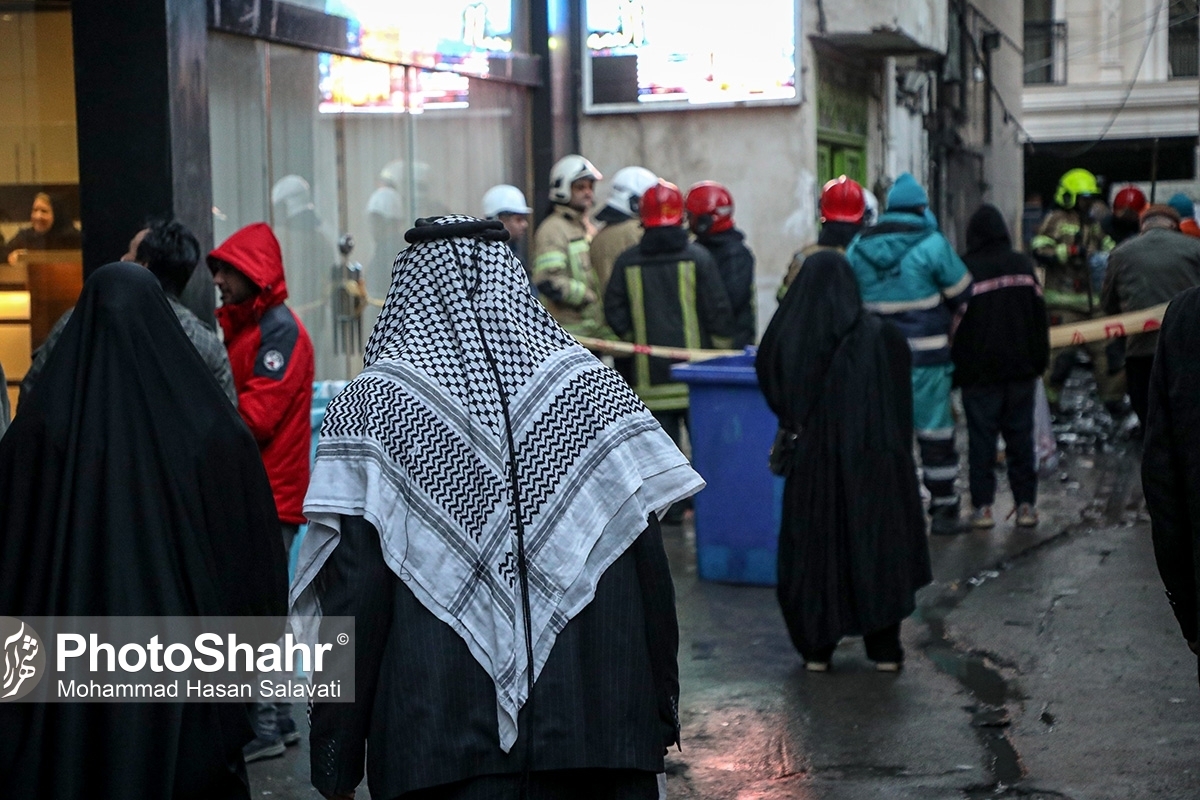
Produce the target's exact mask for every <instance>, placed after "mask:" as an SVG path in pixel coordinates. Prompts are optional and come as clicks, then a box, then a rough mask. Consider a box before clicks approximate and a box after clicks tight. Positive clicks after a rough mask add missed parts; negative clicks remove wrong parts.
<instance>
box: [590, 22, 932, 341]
mask: <svg viewBox="0 0 1200 800" xmlns="http://www.w3.org/2000/svg"><path fill="white" fill-rule="evenodd" d="M799 5H800V20H801V24H802V29H803V35H802V36H801V40H800V41H799V42H797V45H798V47H800V49H801V65H800V72H799V75H798V79H797V83H798V86H799V88H800V93H801V102H800V104H798V105H794V106H778V107H768V106H761V107H754V106H750V107H744V108H732V109H714V110H697V111H657V112H655V111H649V112H646V111H643V112H641V113H637V114H596V115H584V116H583V118H582V119H581V121H580V152H581V153H582V154H583V155H585V156H587V157H588V158H589V159H591V160H592V161H593V162H594V163H595V164H596V166H597V167H598V168H599V169H600V171H601V172H602V173H604V174H605V175H609V176H610V175H612V174H613V173H614V172H616V170H618V169H620V168H621V167H624V166H629V165H632V164H638V165H641V166H644V167H646V168H648V169H650V170H652V171H653V172H655V173H656V174H658V175H660V176H662V177H663V178H665V179H667V180H669V181H671V182H673V183H676V184H678V185H679V187H680V188H681V189H683V190H685V191H686V190H687V188H688V187H689V186H690V185H692V184H693V183H695V182H697V181H701V180H715V181H719V182H720V183H723V184H725V185H726V186H727V187H728V188H729V190H730V192H731V193H732V194H733V198H734V203H735V212H734V217H735V221H736V223H737V226H738V227H739V228H741V229H742V230H743V231H744V232H745V233H746V236H747V243H748V244H749V246H750V248H751V249H752V250H753V251H754V254H755V257H756V262H757V264H756V283H757V299H758V326H759V331H760V333H761V331H762V330H763V329H764V328H765V327H766V324H767V322H768V321H769V320H770V317H771V314H772V313H774V309H775V306H776V303H775V292H776V290H777V289H778V287H779V284H780V281H781V280H782V278H783V275H784V273H785V272H786V269H787V265H788V263H789V262H790V260H791V257H792V254H793V253H794V252H795V251H796V250H798V249H800V248H801V247H804V246H805V245H807V244H809V243H811V242H812V241H814V240H815V238H816V234H817V200H818V197H819V193H820V187H819V186H818V185H817V174H816V170H817V168H816V140H817V111H816V69H817V57H816V53H815V52H814V48H813V46H812V44H811V42H810V37H811V36H827V37H832V36H833V34H835V33H838V34H849V35H855V36H859V37H860V39H859V41H860V42H862V43H863V44H864V46H885V47H886V46H888V45H891V44H895V45H896V46H897V47H902V48H905V49H908V50H911V49H912V48H913V47H928V48H929V49H930V50H933V51H944V49H945V44H946V4H945V2H944V0H943V2H938V0H926V2H913V1H912V0H893V1H890V2H885V1H883V0H875V1H874V2H872V1H870V0H865V1H864V2H856V3H834V2H829V0H821V2H818V0H803V2H801V3H800V4H799ZM822 20H824V24H825V29H824V32H822V31H820V30H819V27H820V25H821V23H822ZM879 29H886V30H884V31H883V32H882V33H880V31H879ZM897 31H899V32H900V34H901V35H900V36H898V37H897V36H895V35H894V34H895V33H896V32H897ZM872 36H875V37H876V38H875V39H871V37H872ZM905 37H909V38H905ZM900 40H903V41H900ZM849 57H850V58H851V59H853V60H855V61H856V63H857V64H859V65H860V66H862V67H863V68H865V69H868V70H875V71H876V72H878V73H882V74H880V75H879V76H878V78H877V80H876V81H875V84H876V85H877V86H878V87H879V88H878V94H877V96H874V97H872V98H871V100H870V108H869V120H870V124H871V133H870V136H869V140H868V144H867V174H868V183H869V184H871V186H869V187H868V188H875V187H879V188H885V189H886V187H887V186H889V185H890V183H891V181H892V180H893V179H894V177H895V176H896V175H897V174H899V173H900V172H903V171H906V170H907V171H910V172H912V173H913V174H914V175H916V176H917V177H918V179H919V180H922V181H927V180H928V168H929V158H928V153H927V147H926V142H927V139H928V135H927V133H926V132H925V129H924V122H923V118H922V113H923V111H924V110H925V109H924V108H921V107H917V108H912V109H910V108H907V107H906V108H901V109H894V108H893V107H892V106H893V105H894V104H895V103H896V102H897V100H896V98H897V93H896V90H895V87H896V81H895V71H894V68H892V67H891V66H889V65H891V64H892V60H891V59H885V58H882V57H881V54H880V53H878V52H876V53H866V54H864V53H863V52H858V53H850V55H849ZM607 193H608V186H607V185H606V183H605V182H601V183H600V185H599V186H598V187H597V192H596V194H597V199H596V202H597V206H600V205H603V203H604V201H605V198H606V197H607ZM881 199H882V198H881Z"/></svg>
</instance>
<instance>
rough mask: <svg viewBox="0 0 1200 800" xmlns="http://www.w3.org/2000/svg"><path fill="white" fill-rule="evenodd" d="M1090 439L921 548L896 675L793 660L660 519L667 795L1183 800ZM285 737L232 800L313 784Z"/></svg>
mask: <svg viewBox="0 0 1200 800" xmlns="http://www.w3.org/2000/svg"><path fill="white" fill-rule="evenodd" d="M1066 438H1067V439H1068V440H1070V436H1067V437H1066ZM1093 444H1096V443H1095V442H1092V443H1090V444H1088V445H1087V446H1084V447H1075V445H1074V444H1069V446H1070V447H1071V448H1072V449H1073V450H1074V452H1068V453H1067V454H1066V455H1065V457H1064V460H1063V462H1062V464H1061V465H1060V466H1059V468H1058V469H1057V471H1056V472H1055V473H1054V474H1053V475H1051V476H1049V477H1048V478H1045V479H1043V482H1042V489H1041V498H1040V502H1039V505H1040V507H1041V511H1042V522H1041V525H1040V526H1039V527H1038V528H1037V529H1035V530H1033V531H1019V530H1017V529H1015V528H1014V527H1013V526H1012V524H1011V523H1010V522H1005V521H1003V518H1004V515H1005V514H1007V513H1008V511H1009V509H1010V507H1011V506H1010V505H1005V501H1004V500H1000V501H998V504H997V509H996V510H997V519H998V520H1000V521H999V522H998V524H997V526H996V528H995V529H994V530H993V531H991V532H972V533H967V534H963V535H961V536H957V537H950V538H941V537H938V538H933V539H931V540H930V546H931V552H932V555H933V563H934V573H935V581H934V584H933V585H931V586H929V587H927V588H925V589H924V590H922V592H921V594H920V596H919V609H918V612H917V614H916V615H914V617H913V618H912V619H910V620H908V621H906V622H905V624H904V628H903V640H904V645H905V648H906V650H907V654H908V655H907V662H906V665H905V669H904V671H903V672H902V673H901V674H899V675H885V674H880V673H876V672H874V671H873V669H872V665H871V662H869V661H868V660H867V659H866V657H865V655H864V653H863V650H862V645H861V642H859V641H850V640H848V641H846V642H844V643H843V644H842V645H841V646H840V647H839V648H838V651H837V653H836V654H835V656H834V661H833V671H832V672H831V673H829V674H811V673H807V672H805V671H804V669H803V665H802V663H801V661H800V658H799V656H798V655H797V654H796V653H795V651H794V650H793V649H792V647H791V644H790V642H789V641H788V639H787V634H786V631H785V629H784V626H783V622H782V619H781V617H780V615H779V612H778V609H777V607H776V605H775V598H774V593H773V590H772V589H768V588H756V587H743V586H729V585H721V584H713V583H707V582H700V581H698V580H697V579H696V576H695V558H694V549H693V542H692V541H691V536H692V533H691V528H690V525H689V526H684V527H682V528H672V529H667V539H668V549H669V554H670V556H671V561H672V570H673V572H674V576H675V582H676V590H677V593H678V606H679V616H680V625H681V634H682V641H681V648H680V669H681V683H682V697H681V717H682V722H683V749H682V750H681V751H673V752H672V753H671V754H670V756H669V758H668V762H667V763H668V786H669V796H670V797H672V798H714V799H721V800H724V799H726V798H728V800H735V799H736V800H750V799H751V798H762V799H763V800H774V799H775V798H780V799H782V798H797V799H798V800H807V799H808V798H814V799H816V798H819V799H820V800H857V798H983V797H1017V796H1020V797H1032V798H1070V800H1109V798H1111V799H1112V800H1116V799H1117V798H1121V799H1122V800H1126V799H1127V798H1181V799H1183V798H1197V797H1200V762H1198V761H1197V758H1196V756H1197V754H1198V753H1200V713H1198V711H1200V688H1198V687H1197V681H1196V659H1195V657H1194V656H1192V655H1191V653H1190V652H1189V651H1188V650H1187V647H1186V645H1185V644H1184V642H1183V639H1182V637H1181V636H1180V635H1179V633H1178V628H1177V626H1176V624H1175V620H1174V618H1173V617H1172V615H1171V613H1170V610H1169V608H1168V606H1167V603H1166V601H1165V598H1164V597H1163V593H1162V588H1161V584H1160V583H1159V580H1158V575H1157V572H1156V569H1155V565H1154V559H1153V553H1152V550H1151V546H1150V535H1149V525H1148V523H1147V522H1146V520H1145V515H1144V512H1142V511H1140V510H1139V509H1140V507H1141V496H1140V487H1139V480H1138V476H1137V461H1138V459H1137V454H1136V452H1133V453H1130V452H1128V449H1129V446H1126V445H1118V446H1116V447H1107V448H1106V447H1105V446H1104V444H1103V442H1100V443H1099V444H1100V449H1101V450H1104V449H1107V450H1108V452H1093V450H1094V448H1093V447H1092V445H1093ZM964 466H965V465H964ZM964 472H965V469H964ZM1006 491H1007V488H1006V483H1005V482H1004V481H1003V480H1001V483H1000V491H999V497H1003V496H1004V494H1005V492H1006ZM297 710H298V711H299V710H300V709H299V707H298V708H297ZM300 717H301V718H302V714H301V715H300ZM306 745H307V743H306V742H305V743H302V744H301V745H300V746H299V747H295V748H291V749H289V751H288V753H287V755H286V756H285V757H283V758H281V759H275V760H273V761H268V762H260V763H258V764H253V765H251V766H250V776H251V781H252V796H253V797H270V798H273V799H274V798H284V799H287V800H290V799H291V798H316V797H318V795H317V794H316V792H315V791H313V790H312V789H311V788H310V787H309V786H308V784H307V772H308V766H307V761H308V755H307V747H306ZM359 796H360V797H365V796H366V790H365V787H362V788H361V789H360V791H359Z"/></svg>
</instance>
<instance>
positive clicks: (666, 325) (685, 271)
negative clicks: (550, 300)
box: [604, 227, 733, 411]
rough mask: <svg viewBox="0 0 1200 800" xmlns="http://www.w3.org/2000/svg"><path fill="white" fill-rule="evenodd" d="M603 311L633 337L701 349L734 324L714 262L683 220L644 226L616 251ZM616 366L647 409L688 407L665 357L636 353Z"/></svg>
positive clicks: (718, 342)
mask: <svg viewBox="0 0 1200 800" xmlns="http://www.w3.org/2000/svg"><path fill="white" fill-rule="evenodd" d="M604 313H605V317H606V318H607V320H608V324H609V325H610V326H611V327H612V329H613V331H614V332H615V333H616V334H617V335H619V336H621V337H622V338H624V339H626V340H627V341H631V342H634V343H635V344H648V345H660V346H665V347H687V348H699V349H707V348H712V347H723V346H727V345H728V341H729V339H728V337H729V336H730V335H732V332H733V317H732V314H731V312H730V309H729V297H728V295H727V294H726V293H725V286H724V284H723V283H722V281H721V275H720V273H719V272H718V271H717V265H716V262H715V261H713V258H712V256H711V255H710V254H709V253H708V251H707V250H705V249H704V248H703V247H701V246H700V245H697V244H691V243H689V242H688V234H687V231H685V230H684V229H683V228H676V227H671V228H649V229H648V230H647V231H646V233H645V234H644V235H643V236H642V241H641V242H640V243H639V244H638V245H637V246H636V247H631V248H630V249H628V250H626V251H625V252H624V253H622V254H621V255H620V256H619V257H618V258H617V260H616V263H615V264H614V265H613V273H612V277H611V278H610V279H609V281H608V289H607V290H606V291H605V294H604ZM620 367H621V369H622V372H623V373H624V374H625V376H626V378H628V379H629V381H630V383H631V384H632V385H633V388H634V391H636V392H637V394H638V397H640V398H642V402H644V403H645V404H646V406H647V407H648V408H649V409H650V410H651V411H672V410H681V409H686V408H687V407H688V392H687V385H686V384H683V383H676V382H673V381H672V380H671V361H670V360H669V359H665V358H657V357H650V356H648V355H645V354H641V353H639V354H636V355H634V356H633V358H632V359H631V360H628V361H626V362H624V363H622V364H621V365H620Z"/></svg>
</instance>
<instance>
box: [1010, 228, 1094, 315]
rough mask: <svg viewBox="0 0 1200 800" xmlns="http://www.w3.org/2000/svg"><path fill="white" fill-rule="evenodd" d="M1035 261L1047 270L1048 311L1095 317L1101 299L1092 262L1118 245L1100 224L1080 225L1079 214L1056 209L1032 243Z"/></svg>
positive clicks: (1039, 229)
mask: <svg viewBox="0 0 1200 800" xmlns="http://www.w3.org/2000/svg"><path fill="white" fill-rule="evenodd" d="M1029 246H1030V248H1031V249H1032V250H1033V257H1034V258H1035V259H1037V261H1038V263H1039V264H1041V265H1042V266H1043V267H1044V268H1045V270H1046V279H1045V281H1044V285H1045V290H1046V307H1047V308H1049V309H1050V310H1052V311H1054V310H1069V311H1076V312H1078V313H1081V314H1091V313H1093V311H1095V310H1097V307H1098V306H1099V300H1100V298H1099V297H1097V296H1095V294H1094V293H1093V292H1092V291H1090V290H1091V285H1092V283H1091V280H1092V279H1091V271H1090V269H1089V267H1088V262H1089V259H1090V258H1091V257H1092V256H1093V255H1095V254H1097V253H1107V252H1108V251H1109V250H1112V249H1113V247H1114V243H1113V240H1112V238H1111V237H1109V236H1106V235H1105V233H1104V231H1103V230H1102V229H1101V227H1100V223H1099V222H1091V221H1089V222H1087V223H1083V222H1081V221H1080V217H1079V213H1078V212H1077V211H1075V210H1068V209H1062V208H1060V209H1056V210H1054V211H1052V212H1050V213H1049V214H1047V215H1046V218H1045V219H1044V220H1042V224H1041V227H1039V228H1038V232H1037V234H1036V235H1034V237H1033V239H1031V240H1030V242H1029Z"/></svg>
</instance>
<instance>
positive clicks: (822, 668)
mask: <svg viewBox="0 0 1200 800" xmlns="http://www.w3.org/2000/svg"><path fill="white" fill-rule="evenodd" d="M804 668H805V669H806V670H808V671H809V672H829V662H828V661H805V662H804Z"/></svg>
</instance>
